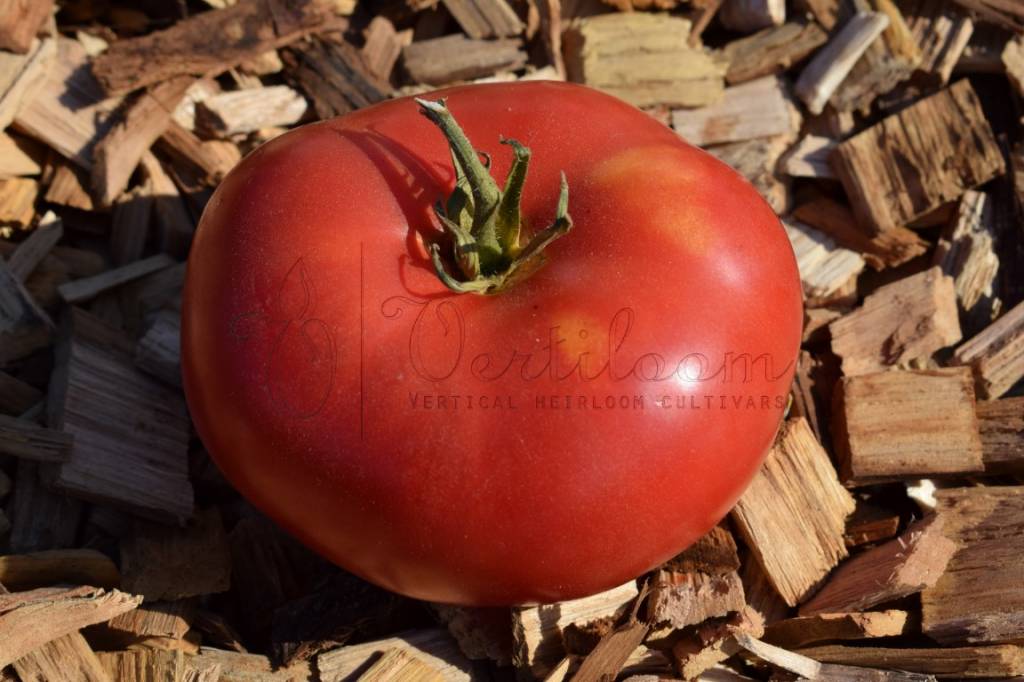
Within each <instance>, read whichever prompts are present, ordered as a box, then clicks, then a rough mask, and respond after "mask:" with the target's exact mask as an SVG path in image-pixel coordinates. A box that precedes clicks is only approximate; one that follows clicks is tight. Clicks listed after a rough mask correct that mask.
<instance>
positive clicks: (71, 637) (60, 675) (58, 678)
mask: <svg viewBox="0 0 1024 682" xmlns="http://www.w3.org/2000/svg"><path fill="white" fill-rule="evenodd" d="M12 667H13V668H14V671H15V672H17V673H18V677H19V679H21V680H23V681H24V680H33V681H35V680H39V681H40V682H42V680H45V681H46V682H113V680H112V679H111V677H110V676H109V675H107V672H106V670H105V669H104V668H103V666H102V664H101V663H100V660H99V658H97V656H96V654H95V653H93V650H92V649H91V648H89V643H88V642H86V641H85V637H82V635H80V634H79V633H77V632H72V633H70V634H67V635H64V636H63V637H58V638H57V639H54V640H53V641H51V642H48V643H47V644H44V645H43V646H41V647H39V648H38V649H36V650H35V651H33V652H31V653H29V654H26V655H25V656H22V657H21V658H19V659H18V660H17V661H15V662H14V663H13V665H12Z"/></svg>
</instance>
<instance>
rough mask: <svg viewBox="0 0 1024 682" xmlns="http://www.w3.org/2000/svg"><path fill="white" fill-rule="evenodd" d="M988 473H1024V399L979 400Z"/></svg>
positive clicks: (982, 455) (979, 425) (983, 458)
mask: <svg viewBox="0 0 1024 682" xmlns="http://www.w3.org/2000/svg"><path fill="white" fill-rule="evenodd" d="M977 413H978V433H979V434H980V435H981V459H982V461H983V462H984V463H985V473H989V474H1016V475H1020V474H1022V473H1024V397H1018V398H1002V399H1001V400H984V401H978V404H977Z"/></svg>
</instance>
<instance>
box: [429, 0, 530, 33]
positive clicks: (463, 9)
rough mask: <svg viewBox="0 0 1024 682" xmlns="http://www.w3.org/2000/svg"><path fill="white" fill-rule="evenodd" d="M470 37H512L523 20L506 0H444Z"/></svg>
mask: <svg viewBox="0 0 1024 682" xmlns="http://www.w3.org/2000/svg"><path fill="white" fill-rule="evenodd" d="M442 1H443V4H444V6H445V8H446V9H447V10H448V11H449V12H451V15H452V16H453V17H455V21H456V22H458V24H459V26H461V27H462V30H463V31H464V32H465V33H466V35H468V36H469V37H470V38H510V37H512V36H515V35H518V34H520V33H522V32H523V28H524V26H523V22H522V21H520V20H519V16H518V15H517V14H516V13H515V11H514V10H513V9H512V8H511V7H510V6H509V4H508V3H507V2H505V0H442Z"/></svg>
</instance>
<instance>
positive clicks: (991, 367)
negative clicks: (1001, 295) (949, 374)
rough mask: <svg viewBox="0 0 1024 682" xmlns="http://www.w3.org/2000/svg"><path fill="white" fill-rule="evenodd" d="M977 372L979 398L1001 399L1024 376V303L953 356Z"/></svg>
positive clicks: (1012, 309)
mask: <svg viewBox="0 0 1024 682" xmlns="http://www.w3.org/2000/svg"><path fill="white" fill-rule="evenodd" d="M954 359H955V361H956V363H957V364H960V365H965V366H968V367H970V368H971V371H973V372H974V380H975V388H976V389H977V391H978V397H979V398H984V399H986V400H988V399H992V398H998V397H1000V396H1001V395H1003V394H1004V393H1006V392H1007V391H1008V390H1009V389H1010V387H1011V386H1013V385H1014V384H1015V383H1017V382H1018V381H1019V380H1020V379H1021V377H1024V303H1018V304H1017V305H1016V306H1014V307H1013V308H1011V309H1010V310H1009V311H1007V312H1006V313H1004V314H1003V316H1002V317H1000V318H999V319H998V320H996V321H995V322H993V323H992V324H990V325H989V326H988V327H986V328H985V329H984V330H983V331H982V332H981V333H980V334H978V335H977V336H975V337H974V338H972V339H970V340H968V341H966V342H964V343H963V344H961V345H960V346H959V347H958V348H957V349H956V353H955V354H954Z"/></svg>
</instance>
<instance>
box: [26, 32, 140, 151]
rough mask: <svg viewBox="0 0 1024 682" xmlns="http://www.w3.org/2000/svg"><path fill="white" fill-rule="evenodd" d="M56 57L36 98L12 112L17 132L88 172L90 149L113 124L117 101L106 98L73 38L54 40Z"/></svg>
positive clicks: (86, 56) (78, 44)
mask: <svg viewBox="0 0 1024 682" xmlns="http://www.w3.org/2000/svg"><path fill="white" fill-rule="evenodd" d="M56 43H57V44H56V53H57V57H56V60H55V62H54V64H53V67H52V68H51V69H50V70H49V77H48V78H47V79H46V82H45V83H44V84H43V85H42V87H41V88H40V89H39V91H38V92H37V93H36V95H35V96H34V97H33V98H32V99H31V100H30V101H29V100H26V104H25V105H24V106H23V107H21V109H20V111H18V114H17V116H15V118H14V122H15V124H16V125H17V127H18V129H20V130H21V131H23V132H25V133H27V134H29V135H31V136H32V137H34V138H36V139H39V140H42V141H43V142H45V143H46V144H47V145H48V146H49V147H51V148H53V150H54V151H56V152H57V153H59V154H60V155H61V156H63V157H65V158H67V159H70V160H71V161H73V162H75V163H76V164H77V165H79V166H81V167H82V168H85V169H86V170H88V169H89V168H91V167H92V153H93V146H94V145H95V143H96V141H97V140H99V139H100V138H101V137H103V135H104V134H105V133H106V131H107V130H108V129H109V128H110V126H111V125H112V124H113V119H112V117H111V116H110V113H111V112H112V111H113V110H114V109H115V108H116V107H117V106H118V104H120V99H119V98H111V99H107V98H106V95H105V94H104V92H103V89H102V88H100V86H99V84H98V83H97V82H96V80H95V79H94V78H93V76H92V74H91V73H90V72H89V55H87V54H86V52H85V48H84V47H82V45H81V43H79V42H78V41H77V40H70V39H68V38H58V39H57V41H56Z"/></svg>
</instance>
